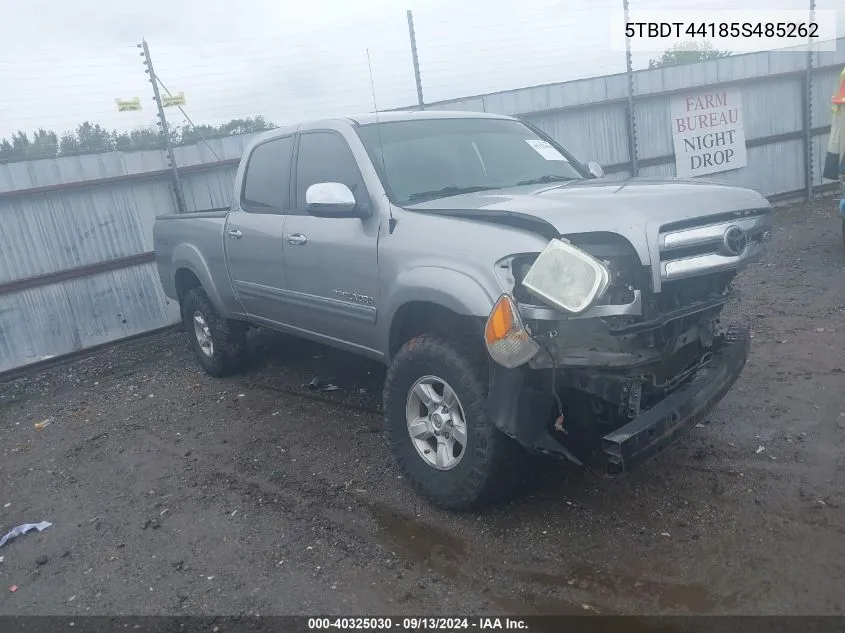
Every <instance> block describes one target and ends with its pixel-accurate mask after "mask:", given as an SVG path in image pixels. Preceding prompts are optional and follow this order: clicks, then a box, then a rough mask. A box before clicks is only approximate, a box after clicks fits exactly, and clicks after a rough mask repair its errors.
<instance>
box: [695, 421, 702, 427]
mask: <svg viewBox="0 0 845 633" xmlns="http://www.w3.org/2000/svg"><path fill="white" fill-rule="evenodd" d="M695 428H697V429H703V428H704V425H703V424H702V423H701V422H699V423H698V424H696V425H695Z"/></svg>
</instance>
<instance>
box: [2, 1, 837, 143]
mask: <svg viewBox="0 0 845 633" xmlns="http://www.w3.org/2000/svg"><path fill="white" fill-rule="evenodd" d="M621 4H622V0H522V1H517V0H513V1H511V0H404V1H403V2H398V1H397V0H354V1H353V0H308V1H303V0H240V1H239V2H237V3H236V2H234V0H227V1H226V2H221V1H220V0H143V1H142V2H114V1H113V0H25V1H15V0H0V15H2V19H1V20H0V86H2V91H0V95H2V97H0V136H4V135H8V134H9V133H10V132H11V131H14V130H17V129H23V130H27V131H32V130H34V129H37V128H38V127H45V128H48V129H53V130H56V131H57V132H59V133H61V132H62V131H64V130H67V129H71V128H73V127H75V125H76V124H78V123H79V122H81V121H84V120H90V121H92V122H99V123H101V124H103V125H104V126H106V127H108V128H109V129H112V128H117V129H129V128H132V127H135V126H139V125H149V124H152V123H153V122H154V120H155V119H154V116H155V111H154V104H153V101H152V93H151V86H150V84H149V83H146V82H145V77H146V76H145V75H144V73H143V66H142V65H141V58H140V56H139V55H138V52H139V51H138V49H137V48H136V44H137V43H138V42H139V41H140V39H141V38H142V37H143V38H146V40H147V42H148V43H149V46H150V49H151V52H152V55H153V61H154V63H155V67H156V71H157V73H158V75H159V76H160V77H161V79H162V80H163V81H164V83H165V84H166V85H167V87H168V88H169V89H170V90H171V91H172V92H174V93H176V92H184V93H185V96H186V98H187V107H186V110H187V112H188V114H189V115H190V116H191V117H192V118H193V119H194V121H195V122H196V123H219V122H223V121H227V120H229V119H231V118H234V117H239V116H254V115H257V114H264V115H265V116H267V117H268V118H269V119H270V120H272V121H273V122H275V123H277V124H283V123H286V122H290V121H294V120H297V119H301V118H307V117H311V116H320V115H328V114H333V113H343V112H355V111H371V110H373V91H372V86H371V83H370V75H369V70H368V62H367V50H368V49H369V54H370V59H371V62H372V71H373V78H374V87H375V96H376V103H377V104H378V107H379V109H387V108H393V107H399V106H405V105H412V104H414V103H416V89H415V85H414V75H413V67H412V63H411V55H410V46H409V42H408V30H407V21H406V15H405V11H406V10H407V9H412V10H413V11H414V20H415V26H416V32H417V44H418V49H419V55H420V62H421V67H422V81H423V90H424V96H425V99H426V101H429V102H430V101H437V100H442V99H450V98H455V97H460V96H465V95H471V94H479V93H484V92H491V91H496V90H504V89H509V88H519V87H525V86H530V85H536V84H543V83H552V82H558V81H566V80H570V79H577V78H582V77H590V76H596V75H602V74H609V73H615V72H622V71H624V69H625V58H624V53H622V52H620V51H618V50H613V44H612V40H611V32H610V20H611V14H612V12H613V11H618V10H620V8H621ZM737 4H738V3H737V2H736V0H685V1H684V0H674V1H672V0H631V10H632V19H635V17H636V15H635V12H636V10H637V9H642V10H655V9H658V10H659V9H678V8H682V7H690V8H695V9H735V8H737ZM807 4H808V2H807V1H806V0H744V2H743V4H742V6H743V7H744V8H746V9H761V10H762V9H773V8H779V9H804V8H806V7H807ZM840 4H841V0H817V3H816V5H817V7H818V8H819V9H837V8H838V9H840V14H839V16H838V20H837V22H838V33H839V35H840V36H841V35H845V9H843V7H841V6H839V5H840ZM649 56H656V54H652V55H649V54H644V53H641V54H638V55H636V56H635V59H634V65H635V68H643V67H645V66H646V65H647V63H648V58H649ZM136 96H137V97H140V98H141V100H142V103H143V107H144V109H143V110H142V111H141V112H124V113H118V112H117V109H116V105H115V103H114V99H115V98H123V99H131V98H133V97H136ZM168 117H169V118H170V119H171V121H172V123H174V124H179V123H182V122H183V121H184V120H183V118H182V116H181V114H180V113H179V112H178V110H175V109H173V110H168Z"/></svg>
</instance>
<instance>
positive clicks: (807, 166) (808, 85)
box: [804, 0, 816, 201]
mask: <svg viewBox="0 0 845 633" xmlns="http://www.w3.org/2000/svg"><path fill="white" fill-rule="evenodd" d="M815 21H816V0H810V23H814V22H815ZM804 179H805V183H804V184H805V186H806V193H807V200H808V201H809V200H812V199H813V40H812V39H810V38H807V69H806V74H805V77H804Z"/></svg>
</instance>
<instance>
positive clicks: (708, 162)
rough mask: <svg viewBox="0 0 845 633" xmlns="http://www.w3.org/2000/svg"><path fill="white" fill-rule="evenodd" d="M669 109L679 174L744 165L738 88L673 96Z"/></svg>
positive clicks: (699, 172)
mask: <svg viewBox="0 0 845 633" xmlns="http://www.w3.org/2000/svg"><path fill="white" fill-rule="evenodd" d="M670 112H671V117H672V140H673V142H674V146H675V172H676V174H677V175H678V176H679V177H681V178H689V177H691V176H704V175H706V174H716V173H719V172H722V171H730V170H731V169H739V168H741V167H745V166H746V164H747V158H746V155H745V130H744V129H743V126H742V95H741V94H740V92H739V90H735V89H734V90H732V89H724V88H722V89H715V90H711V91H707V92H699V93H694V94H689V93H682V94H680V95H678V96H673V97H672V101H671V105H670Z"/></svg>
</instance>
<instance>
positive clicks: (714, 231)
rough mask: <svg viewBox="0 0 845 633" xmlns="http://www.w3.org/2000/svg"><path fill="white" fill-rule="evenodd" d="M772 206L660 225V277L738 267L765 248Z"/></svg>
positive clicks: (669, 279)
mask: <svg viewBox="0 0 845 633" xmlns="http://www.w3.org/2000/svg"><path fill="white" fill-rule="evenodd" d="M771 227H772V213H771V210H770V209H750V210H746V211H737V212H733V213H724V214H721V215H717V216H710V217H708V218H698V219H694V220H684V221H682V222H674V223H671V224H667V225H665V226H662V227H661V228H660V235H659V244H660V277H661V280H662V282H663V284H664V285H665V284H666V283H667V282H672V281H674V280H679V279H688V278H691V277H696V276H700V275H709V274H711V273H715V272H720V271H731V270H734V271H735V270H736V269H738V268H739V267H740V266H741V265H742V264H744V263H745V262H746V261H748V260H751V259H754V258H755V257H756V256H757V255H759V254H761V253H762V252H763V251H764V250H765V247H766V246H765V243H766V242H767V241H768V239H769V236H770V232H771Z"/></svg>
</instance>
